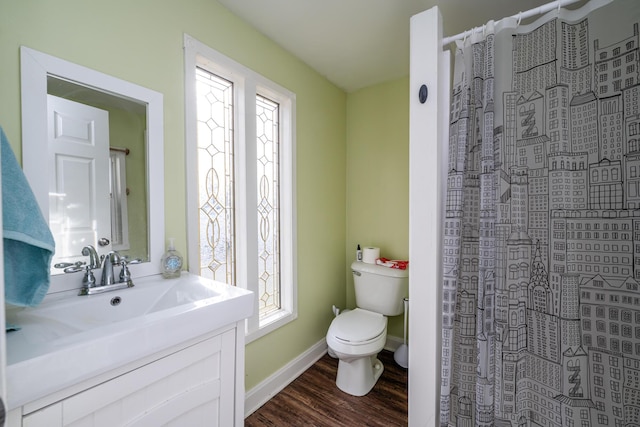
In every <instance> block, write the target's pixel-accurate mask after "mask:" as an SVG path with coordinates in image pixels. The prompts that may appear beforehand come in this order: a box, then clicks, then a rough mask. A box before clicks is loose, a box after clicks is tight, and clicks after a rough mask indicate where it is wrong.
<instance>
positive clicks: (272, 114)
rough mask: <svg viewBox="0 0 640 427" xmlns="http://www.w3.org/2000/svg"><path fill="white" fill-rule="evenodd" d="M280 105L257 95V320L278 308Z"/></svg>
mask: <svg viewBox="0 0 640 427" xmlns="http://www.w3.org/2000/svg"><path fill="white" fill-rule="evenodd" d="M279 111H280V110H279V105H278V104H277V103H275V102H273V101H271V100H269V99H267V98H264V97H262V96H260V95H257V96H256V146H257V156H256V157H257V172H258V173H257V175H258V279H259V290H258V297H259V300H260V301H259V311H260V319H263V318H264V317H266V316H268V315H269V314H271V313H272V312H274V311H277V310H279V309H280V211H279V202H280V201H279V198H280V191H279V187H280V175H279V155H280V152H279V143H280V138H279V133H280V130H279Z"/></svg>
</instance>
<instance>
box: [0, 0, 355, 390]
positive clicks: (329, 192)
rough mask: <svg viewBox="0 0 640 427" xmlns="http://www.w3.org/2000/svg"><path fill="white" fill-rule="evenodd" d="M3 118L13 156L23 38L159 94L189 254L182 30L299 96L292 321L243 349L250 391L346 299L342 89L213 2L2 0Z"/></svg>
mask: <svg viewBox="0 0 640 427" xmlns="http://www.w3.org/2000/svg"><path fill="white" fill-rule="evenodd" d="M0 10H1V11H2V13H0V57H1V58H2V73H0V99H2V102H1V103H0V125H1V126H2V127H3V128H4V130H5V132H6V134H7V137H8V138H9V140H10V141H11V144H12V147H13V148H14V151H15V152H16V155H17V157H18V158H19V159H20V158H21V143H20V141H21V131H20V128H21V125H20V63H19V46H20V45H25V46H28V47H31V48H33V49H36V50H39V51H42V52H44V53H47V54H50V55H54V56H57V57H60V58H62V59H65V60H68V61H71V62H74V63H77V64H80V65H83V66H86V67H89V68H93V69H96V70H98V71H101V72H103V73H106V74H110V75H113V76H115V77H118V78H121V79H124V80H127V81H131V82H133V83H136V84H139V85H141V86H145V87H148V88H150V89H153V90H155V91H158V92H161V93H163V94H164V141H165V171H166V178H165V219H166V226H165V231H166V235H167V236H175V237H176V245H177V249H178V250H180V251H182V252H183V253H186V220H185V209H186V207H185V203H186V202H185V190H184V189H185V160H184V134H185V129H184V71H183V68H184V65H183V64H184V62H183V50H182V43H183V34H184V33H188V34H190V35H191V36H193V37H195V38H197V39H198V40H200V41H202V42H203V43H205V44H207V45H209V46H211V47H212V48H214V49H217V50H218V51H220V52H221V53H223V54H225V55H227V56H229V57H231V58H232V59H234V60H236V61H238V62H240V63H241V64H243V65H245V66H247V67H249V68H252V69H253V70H255V71H257V72H259V73H261V74H263V75H264V76H266V77H267V78H269V79H271V80H273V81H275V82H276V83H278V84H280V85H281V86H284V87H286V88H287V89H289V90H291V91H292V92H294V93H296V96H297V111H296V114H297V164H296V168H297V181H296V186H297V193H296V197H297V221H298V230H297V232H298V234H297V236H298V241H297V243H298V254H299V255H298V266H297V269H298V313H299V314H298V318H297V320H295V321H294V322H291V323H289V324H288V325H286V326H285V327H283V328H281V329H279V330H278V331H276V332H274V333H272V334H269V335H268V336H265V337H263V338H261V339H259V340H257V341H255V342H253V343H251V344H249V345H248V346H247V350H246V362H247V363H246V380H245V383H246V388H247V389H251V388H252V387H253V386H255V385H257V384H258V383H260V382H261V381H262V380H264V379H265V378H267V377H268V376H269V375H271V374H273V373H274V372H276V371H277V370H278V369H280V368H281V367H282V366H284V365H285V364H286V363H288V362H289V361H290V360H292V359H293V358H295V357H297V356H298V355H300V354H301V353H302V352H304V351H305V350H307V349H308V348H309V347H310V346H312V345H313V344H315V343H316V342H318V341H320V340H321V339H323V338H324V336H325V334H326V331H327V328H328V326H329V323H330V322H331V319H332V316H333V314H332V312H331V305H332V304H336V305H339V306H344V305H345V303H346V293H345V286H346V279H345V270H346V268H347V266H346V265H345V256H344V255H345V254H344V247H345V233H346V217H345V211H346V206H345V204H346V186H345V182H346V149H347V148H346V146H347V144H346V126H347V125H346V121H347V112H346V108H347V95H346V94H345V93H344V92H343V91H342V90H340V89H338V88H337V87H336V86H334V85H333V84H331V83H330V82H328V81H327V80H326V79H325V78H324V77H322V76H321V75H319V74H318V73H316V72H315V71H313V70H312V69H311V68H309V67H308V66H307V65H305V64H304V63H302V62H301V61H300V60H298V59H297V58H295V57H293V56H292V55H290V54H289V53H287V52H286V51H284V50H283V49H281V48H280V47H278V46H277V45H275V44H274V43H273V42H272V41H270V40H269V39H267V38H265V37H264V36H262V35H261V34H260V33H258V32H257V31H256V30H254V29H253V28H252V27H250V26H248V25H247V24H245V23H244V22H243V21H240V20H239V19H238V18H236V17H235V16H234V15H232V14H231V13H230V12H229V11H228V10H227V9H225V8H224V7H223V6H221V5H220V4H219V3H217V2H215V1H211V0H185V1H181V2H177V1H173V0H171V1H170V0H160V1H158V0H136V1H130V0H111V1H99V2H98V1H94V2H88V1H86V0H65V1H63V2H57V1H46V0H21V1H15V0H0Z"/></svg>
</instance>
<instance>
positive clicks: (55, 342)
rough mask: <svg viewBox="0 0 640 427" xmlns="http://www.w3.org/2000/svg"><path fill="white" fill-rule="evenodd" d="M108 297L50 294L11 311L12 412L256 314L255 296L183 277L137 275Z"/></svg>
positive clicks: (9, 368)
mask: <svg viewBox="0 0 640 427" xmlns="http://www.w3.org/2000/svg"><path fill="white" fill-rule="evenodd" d="M134 283H135V287H133V288H128V289H122V290H117V291H112V292H106V293H103V294H96V295H88V296H76V295H75V294H71V295H69V294H68V293H67V295H57V296H48V297H47V298H45V300H44V302H43V303H42V304H41V305H40V306H38V307H34V308H25V309H17V310H15V309H9V310H8V311H7V322H9V323H13V324H16V325H18V326H19V327H21V329H20V330H19V331H16V332H10V333H8V334H7V395H8V396H7V398H8V406H9V409H12V408H15V407H18V406H21V405H23V404H25V403H28V402H30V401H33V400H35V399H38V398H40V397H43V396H45V395H47V394H50V393H53V392H55V391H57V390H61V389H63V388H65V387H68V386H70V385H73V384H75V383H77V382H80V381H82V380H85V379H88V378H91V377H93V376H96V375H99V374H101V373H103V372H107V371H109V370H111V369H114V368H117V367H119V366H122V365H124V364H126V363H129V362H132V361H134V360H137V359H140V358H142V357H144V356H147V355H150V354H153V353H155V352H158V351H161V350H164V349H167V348H169V347H171V346H174V345H177V344H180V343H182V342H184V341H188V340H189V339H192V338H196V337H198V336H200V335H203V334H206V333H207V332H211V331H214V330H216V329H219V328H222V327H224V326H226V325H230V324H234V323H236V322H238V321H240V320H242V319H245V318H247V317H249V316H251V314H252V312H253V294H252V293H251V292H249V291H247V290H244V289H241V288H237V287H234V286H229V285H226V284H224V283H220V282H214V281H211V280H207V279H203V278H201V277H199V276H195V275H191V274H188V273H184V274H183V275H182V276H181V277H180V278H178V279H170V280H165V279H162V277H161V276H149V277H145V278H141V279H137V280H136V279H135V278H134Z"/></svg>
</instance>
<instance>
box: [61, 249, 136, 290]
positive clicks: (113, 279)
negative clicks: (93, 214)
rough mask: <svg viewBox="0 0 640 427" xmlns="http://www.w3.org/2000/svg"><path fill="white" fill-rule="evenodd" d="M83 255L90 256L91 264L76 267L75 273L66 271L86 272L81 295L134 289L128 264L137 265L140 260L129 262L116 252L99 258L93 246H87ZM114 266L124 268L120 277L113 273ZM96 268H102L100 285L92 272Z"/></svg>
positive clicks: (83, 250)
mask: <svg viewBox="0 0 640 427" xmlns="http://www.w3.org/2000/svg"><path fill="white" fill-rule="evenodd" d="M82 254H83V255H85V256H89V260H90V261H89V262H90V264H87V265H85V266H84V267H80V266H77V267H76V266H74V269H73V271H71V269H69V271H67V269H65V272H69V273H74V272H76V271H81V270H85V275H84V279H83V280H82V288H81V289H80V294H79V295H91V294H97V293H102V292H107V291H115V290H118V289H124V288H131V287H133V280H132V279H131V273H130V272H129V269H128V268H127V264H137V263H139V262H140V260H138V259H136V260H133V261H128V260H127V257H124V256H121V255H120V254H119V253H118V252H116V251H111V252H109V253H107V254H105V255H102V256H100V257H98V254H97V253H96V252H95V248H94V247H93V246H85V247H84V248H83V249H82ZM114 265H116V266H118V265H119V266H121V267H122V271H120V275H119V276H116V274H115V273H114V272H113V266H114ZM96 268H102V277H101V280H100V284H97V283H96V279H95V278H94V276H93V273H92V272H91V270H93V269H96Z"/></svg>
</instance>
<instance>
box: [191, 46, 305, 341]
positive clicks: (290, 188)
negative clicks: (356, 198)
mask: <svg viewBox="0 0 640 427" xmlns="http://www.w3.org/2000/svg"><path fill="white" fill-rule="evenodd" d="M184 50H185V52H184V55H185V94H186V96H185V103H186V105H185V128H186V144H185V145H186V153H185V158H186V162H187V164H186V170H187V242H188V246H187V247H188V257H189V258H188V261H189V271H191V272H192V273H194V274H200V272H199V268H200V267H199V265H200V259H199V253H200V248H199V218H198V211H197V209H190V207H191V206H197V205H198V200H197V199H198V195H197V191H196V190H197V188H198V178H197V175H196V174H195V173H189V171H195V170H197V164H198V162H197V150H196V148H195V145H196V141H197V123H196V116H197V112H196V93H195V86H196V85H195V69H196V66H200V67H202V68H205V69H206V70H208V71H210V72H212V73H215V74H217V75H219V76H220V77H222V78H225V79H227V80H229V81H232V82H233V84H234V123H235V125H234V132H236V137H235V138H234V153H236V154H235V155H234V168H235V170H234V180H235V185H236V189H237V190H236V197H235V200H234V202H235V207H236V209H235V215H236V218H235V237H236V242H237V246H236V250H237V253H236V285H237V286H240V287H243V288H246V289H249V290H251V291H254V292H256V293H257V290H258V282H257V277H258V265H257V262H253V261H254V260H256V261H257V259H256V257H257V253H258V246H257V245H258V242H257V238H253V236H258V224H257V217H256V215H257V209H255V207H256V204H257V188H256V186H255V185H253V184H251V183H255V182H256V181H257V177H256V170H255V168H254V167H253V166H252V165H253V162H255V158H256V147H255V144H248V143H245V142H246V141H255V140H256V128H255V122H254V121H253V120H251V119H250V118H251V117H255V108H256V106H255V96H256V94H260V95H263V96H265V97H267V98H269V99H271V100H273V101H275V102H277V103H278V104H279V105H280V132H281V135H280V143H281V146H282V147H283V148H282V149H281V156H282V157H281V158H280V162H279V165H280V224H281V228H280V283H281V289H280V295H281V309H280V310H279V311H278V312H276V313H274V314H272V315H271V316H270V317H269V318H267V319H263V321H262V323H260V320H259V315H258V311H259V309H258V303H259V298H255V299H254V304H255V309H254V315H253V316H251V317H250V318H249V319H247V331H246V332H247V335H246V341H247V343H249V342H251V341H253V340H255V339H257V338H260V337H262V336H264V335H266V334H267V333H269V332H271V331H273V330H275V329H277V328H279V327H280V326H283V325H284V324H286V323H289V322H291V321H293V320H295V319H296V318H297V316H298V311H297V310H298V308H297V267H296V266H297V255H296V254H297V250H296V247H297V243H296V229H297V225H296V223H297V220H296V209H295V208H296V194H295V192H296V185H295V181H296V167H295V165H296V164H295V159H296V150H295V147H296V126H295V123H296V95H295V93H293V92H291V91H289V90H287V89H286V88H284V87H282V86H280V85H278V84H276V83H274V82H272V81H270V80H268V79H266V78H265V77H263V76H261V75H260V74H258V73H256V72H255V71H252V70H251V69H249V68H247V67H245V66H243V65H242V64H239V63H237V62H235V61H234V60H232V59H231V58H228V57H227V56H225V55H223V54H221V53H219V52H217V51H216V50H214V49H212V48H210V47H208V46H206V45H205V44H203V43H201V42H199V41H198V40H196V39H194V38H193V37H191V36H189V35H188V34H185V35H184Z"/></svg>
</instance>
